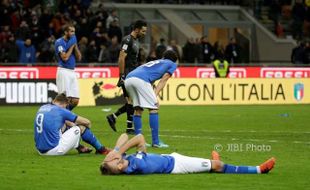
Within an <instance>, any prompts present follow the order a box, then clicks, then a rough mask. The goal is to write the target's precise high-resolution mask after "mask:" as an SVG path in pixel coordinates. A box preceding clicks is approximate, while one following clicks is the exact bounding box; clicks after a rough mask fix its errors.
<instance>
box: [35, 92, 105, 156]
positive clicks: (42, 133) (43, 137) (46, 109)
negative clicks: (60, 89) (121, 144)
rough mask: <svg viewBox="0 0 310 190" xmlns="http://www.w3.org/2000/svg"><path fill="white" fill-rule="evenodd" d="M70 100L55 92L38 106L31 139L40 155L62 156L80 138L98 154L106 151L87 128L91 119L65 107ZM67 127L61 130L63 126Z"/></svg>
mask: <svg viewBox="0 0 310 190" xmlns="http://www.w3.org/2000/svg"><path fill="white" fill-rule="evenodd" d="M68 103H69V100H68V98H67V97H66V95H65V94H63V93H62V94H58V95H57V96H56V97H55V99H54V100H53V102H52V103H51V104H45V105H43V106H41V107H40V108H39V110H38V112H37V115H36V118H35V121H34V140H35V145H36V148H37V150H38V152H39V154H40V155H64V154H66V153H67V152H68V151H70V150H71V149H74V148H77V147H78V146H79V142H80V138H82V140H83V141H85V142H86V143H88V144H90V145H92V146H93V147H94V148H95V149H96V153H97V154H104V155H106V154H108V153H109V149H107V148H105V147H104V146H103V145H102V144H101V143H100V142H99V141H98V139H97V138H96V137H95V135H94V134H93V133H92V132H91V130H90V124H91V123H90V121H89V120H88V119H86V118H84V117H81V116H78V115H75V114H74V113H72V112H71V111H69V110H67V109H66V106H67V105H68ZM65 124H66V125H67V126H70V128H69V129H68V130H66V131H64V132H63V133H62V132H61V129H62V127H63V126H65Z"/></svg>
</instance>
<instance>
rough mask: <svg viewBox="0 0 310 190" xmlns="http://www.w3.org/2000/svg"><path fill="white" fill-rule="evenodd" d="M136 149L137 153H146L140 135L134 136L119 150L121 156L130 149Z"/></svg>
mask: <svg viewBox="0 0 310 190" xmlns="http://www.w3.org/2000/svg"><path fill="white" fill-rule="evenodd" d="M134 147H136V148H137V151H141V152H146V147H145V139H144V136H143V135H142V134H139V135H136V136H134V137H133V138H131V139H130V140H129V141H127V142H126V143H125V144H124V145H123V146H121V147H120V148H119V152H120V153H121V154H123V153H125V152H126V151H127V150H129V149H131V148H134Z"/></svg>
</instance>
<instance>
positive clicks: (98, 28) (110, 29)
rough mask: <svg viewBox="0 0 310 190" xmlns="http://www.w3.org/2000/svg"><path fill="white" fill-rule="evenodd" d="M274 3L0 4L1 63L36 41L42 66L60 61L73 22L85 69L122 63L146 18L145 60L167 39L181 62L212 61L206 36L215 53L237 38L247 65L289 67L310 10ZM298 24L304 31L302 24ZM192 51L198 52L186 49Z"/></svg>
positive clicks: (169, 0)
mask: <svg viewBox="0 0 310 190" xmlns="http://www.w3.org/2000/svg"><path fill="white" fill-rule="evenodd" d="M125 2H126V3H127V4H124V3H125ZM275 2H277V1H266V0H265V1H260V0H257V1H247V0H235V1H225V0H222V1H211V0H210V1H200V0H192V1H190V0H184V1H181V0H178V1H177V0H156V1H150V0H140V1H139V0H131V1H122V0H119V1H105V3H104V4H102V3H101V1H98V0H82V1H74V0H68V1H28V0H23V1H13V0H3V1H1V5H0V16H1V18H2V19H1V20H0V27H1V29H0V49H1V56H0V63H1V64H5V63H9V64H11V63H14V62H18V60H17V57H18V56H17V54H19V52H18V48H17V46H16V45H15V44H16V41H17V40H25V39H27V38H30V39H31V43H32V44H33V46H34V47H35V49H36V63H40V64H49V65H50V64H55V62H56V60H55V56H54V55H53V48H54V40H55V39H57V38H58V37H60V36H61V34H62V27H63V26H64V25H65V24H67V23H69V22H72V23H73V24H74V25H75V26H76V28H77V37H78V41H79V46H80V49H81V52H82V54H83V59H82V61H81V62H80V63H79V65H85V64H87V63H93V64H99V65H116V64H117V57H118V50H119V42H120V40H121V38H122V36H123V35H125V34H127V33H128V31H130V23H131V22H132V21H133V20H135V19H145V20H147V21H148V23H149V31H150V32H148V35H147V36H146V38H145V41H144V44H143V46H144V50H143V51H142V50H141V52H142V54H143V56H141V58H140V60H141V61H142V62H143V61H144V60H145V59H146V57H148V55H151V54H152V53H153V52H154V51H155V50H156V47H157V46H158V45H159V43H160V39H164V40H165V43H166V47H167V48H173V49H175V50H176V51H178V54H179V58H180V64H187V65H197V64H199V63H208V62H204V61H203V58H202V57H203V49H202V45H203V42H202V40H201V39H202V37H203V36H207V38H208V40H209V42H210V44H211V45H212V46H214V45H216V46H217V47H216V48H214V49H216V50H218V51H222V52H225V47H226V46H227V45H228V44H229V41H230V38H232V37H233V38H236V41H237V44H238V46H240V47H241V50H242V55H243V56H242V58H241V61H240V63H248V62H251V63H252V62H257V63H259V62H264V63H268V62H272V63H288V64H289V63H291V53H292V49H293V48H294V47H296V45H297V43H296V41H295V39H294V38H296V39H299V40H300V38H303V37H307V35H309V33H310V32H309V29H308V28H309V27H308V25H309V24H308V23H309V22H310V21H309V22H308V20H310V19H308V18H307V17H309V16H307V15H308V12H309V11H308V6H307V5H306V4H301V6H299V9H303V8H304V11H305V12H304V14H303V15H295V13H296V11H294V10H295V9H297V8H295V7H296V6H297V5H299V3H300V2H299V0H297V1H296V3H292V2H291V1H280V2H281V4H280V5H278V4H275ZM133 3H142V4H133ZM162 4H165V5H162ZM202 5H203V6H202ZM239 5H240V6H239ZM279 6H280V8H279ZM280 9H281V11H275V10H280ZM297 12H298V11H297ZM299 12H300V11H299ZM271 13H275V14H274V15H272V14H271ZM279 14H280V16H279ZM298 16H299V17H298ZM303 16H304V17H303ZM297 17H298V18H300V19H303V20H302V22H303V28H304V30H301V31H303V33H302V34H300V33H296V32H295V33H296V34H295V33H294V30H293V29H294V27H293V28H292V29H291V30H290V28H291V27H289V26H290V25H289V23H291V22H292V23H294V22H293V21H294V20H296V18H297ZM292 19H293V20H292ZM294 26H296V27H298V26H299V27H300V22H299V23H297V24H296V23H295V25H294ZM275 34H276V35H275ZM293 34H294V35H293ZM305 44H307V43H305ZM270 47H273V48H270ZM188 48H190V49H192V50H193V52H194V55H190V56H189V54H188V53H187V52H185V53H184V52H183V51H184V50H185V51H187V50H186V49H188ZM275 50H276V51H277V52H275ZM224 56H225V55H224ZM225 57H226V56H225ZM153 58H155V57H154V56H153Z"/></svg>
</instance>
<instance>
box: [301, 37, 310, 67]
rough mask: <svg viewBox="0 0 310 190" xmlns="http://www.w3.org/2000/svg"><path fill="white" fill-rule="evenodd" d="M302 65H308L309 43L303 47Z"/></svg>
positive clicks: (309, 62) (309, 57)
mask: <svg viewBox="0 0 310 190" xmlns="http://www.w3.org/2000/svg"><path fill="white" fill-rule="evenodd" d="M303 63H304V64H310V42H309V41H307V42H306V45H305V52H304V59H303Z"/></svg>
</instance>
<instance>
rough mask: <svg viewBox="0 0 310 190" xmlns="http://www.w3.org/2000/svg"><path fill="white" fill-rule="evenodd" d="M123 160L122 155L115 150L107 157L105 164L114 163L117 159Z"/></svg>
mask: <svg viewBox="0 0 310 190" xmlns="http://www.w3.org/2000/svg"><path fill="white" fill-rule="evenodd" d="M121 158H122V155H121V154H120V153H119V152H118V151H115V150H112V151H111V152H109V154H108V155H107V156H106V157H105V159H104V161H105V162H109V161H112V160H115V159H118V160H119V159H121Z"/></svg>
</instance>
